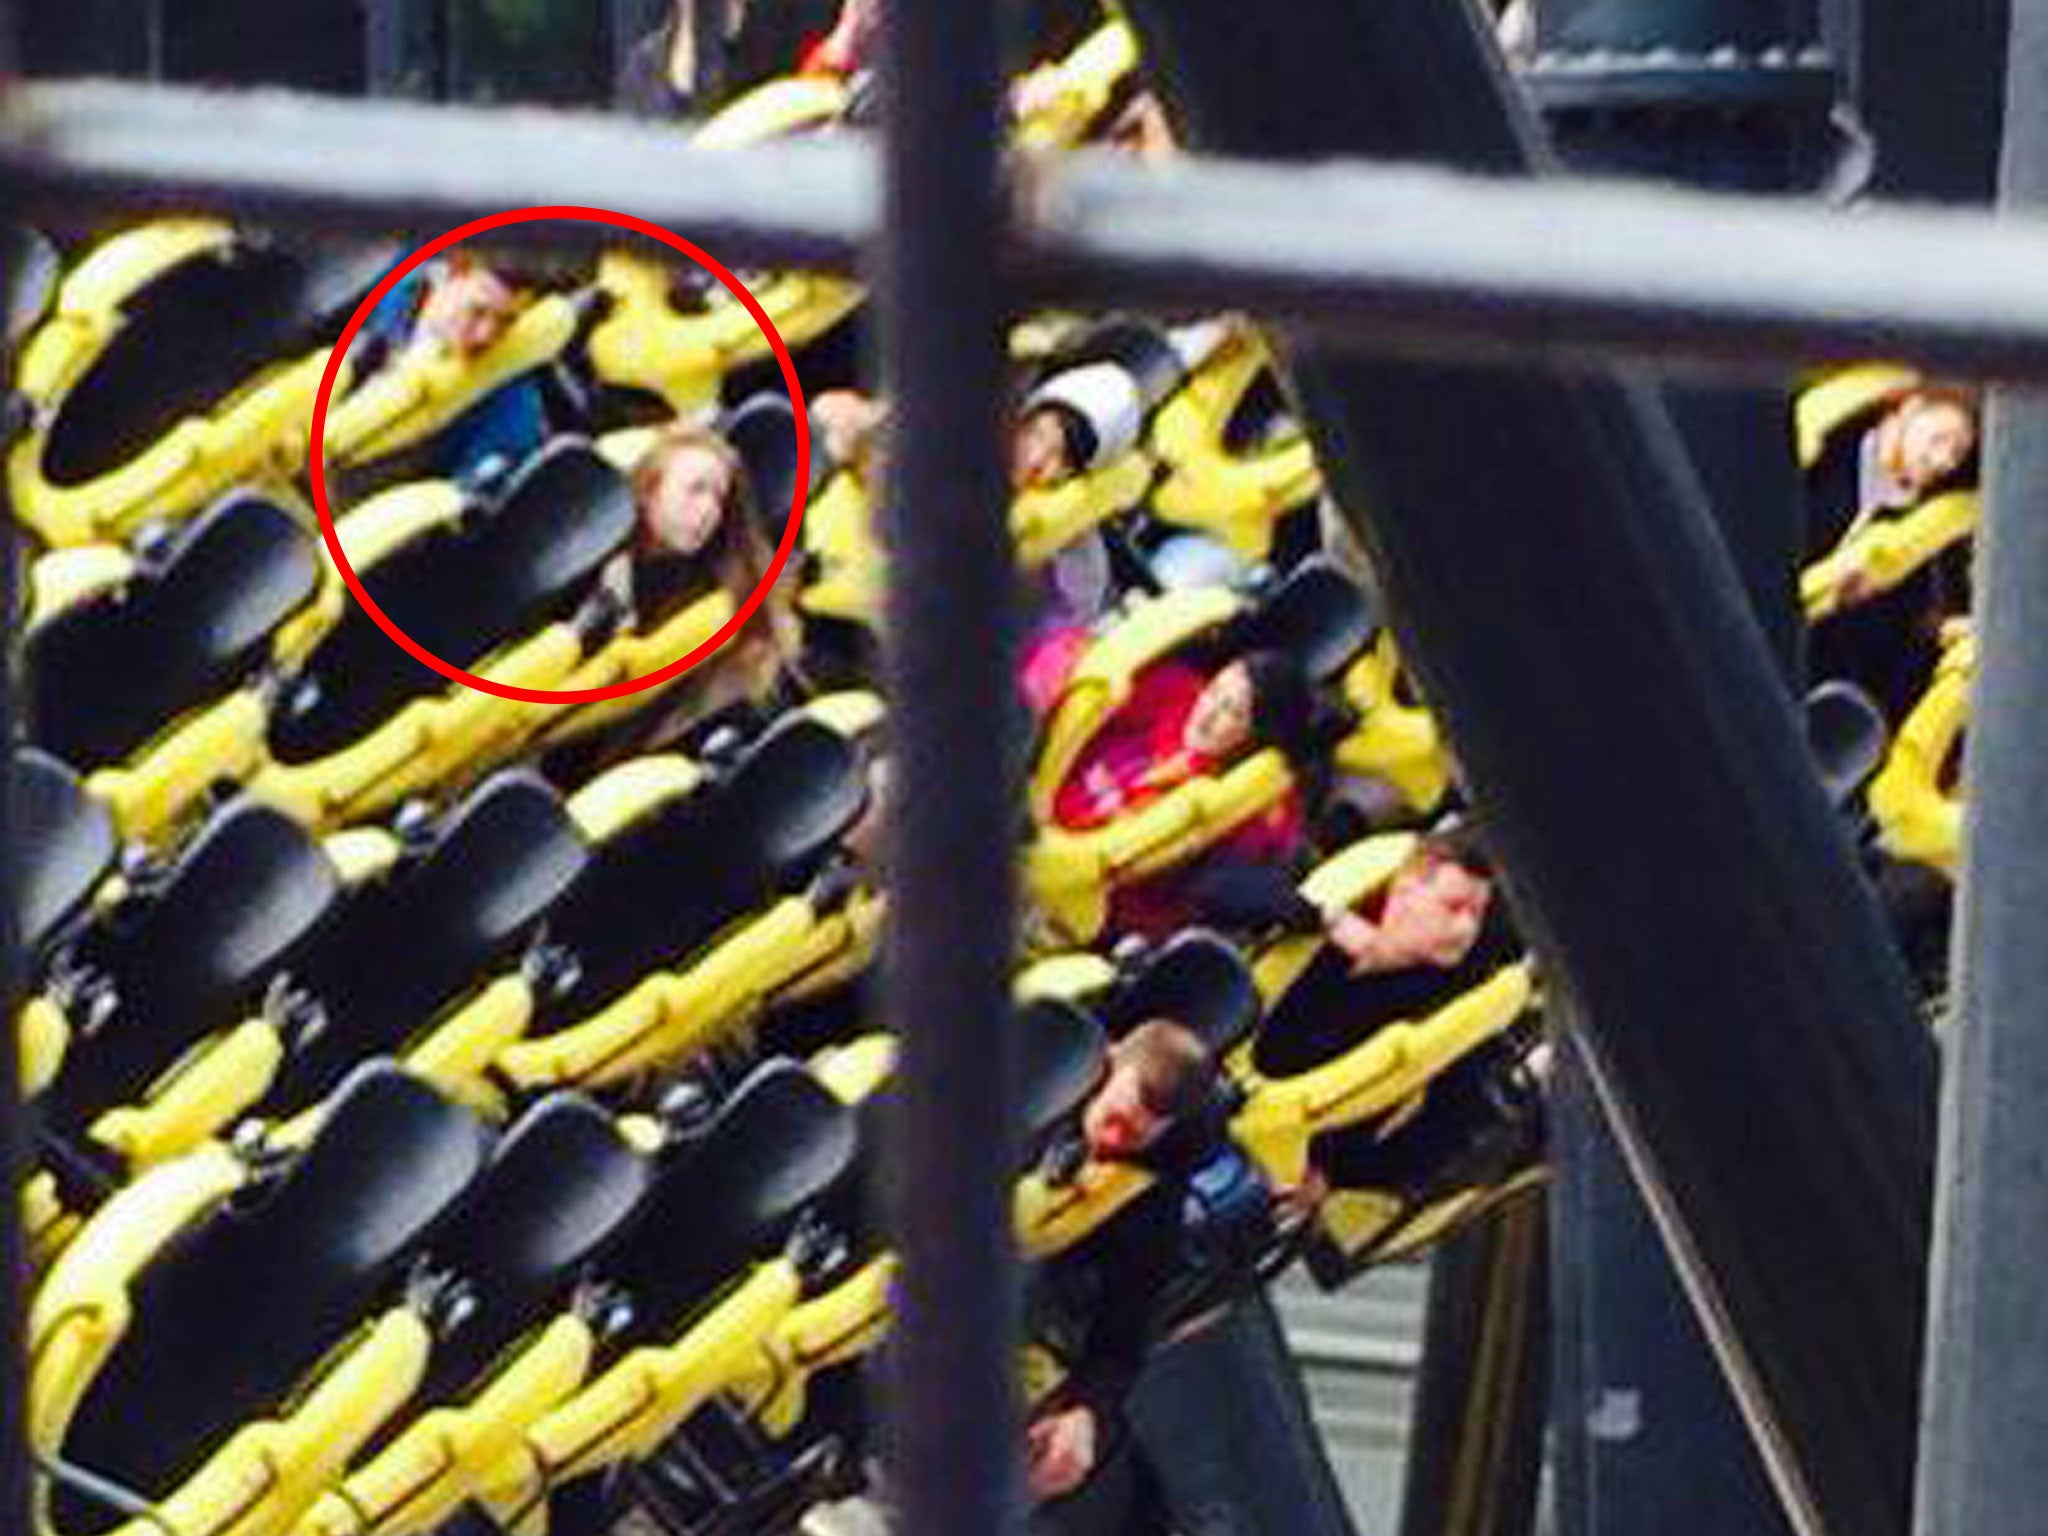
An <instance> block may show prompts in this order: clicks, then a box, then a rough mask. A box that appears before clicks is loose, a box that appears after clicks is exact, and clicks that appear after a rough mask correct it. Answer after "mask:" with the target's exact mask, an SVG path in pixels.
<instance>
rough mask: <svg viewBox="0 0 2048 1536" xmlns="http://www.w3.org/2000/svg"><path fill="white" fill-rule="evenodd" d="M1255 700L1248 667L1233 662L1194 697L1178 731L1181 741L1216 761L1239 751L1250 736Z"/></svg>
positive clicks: (1195, 751) (1238, 662)
mask: <svg viewBox="0 0 2048 1536" xmlns="http://www.w3.org/2000/svg"><path fill="white" fill-rule="evenodd" d="M1254 702H1255V700H1254V698H1253V692H1252V674H1251V670H1250V669H1249V668H1248V667H1246V666H1245V664H1244V663H1243V662H1241V661H1233V662H1232V663H1231V664H1230V665H1229V666H1227V667H1225V668H1224V669H1223V670H1222V671H1221V672H1218V673H1217V674H1216V675H1215V676H1214V677H1212V678H1210V679H1209V686H1208V687H1206V688H1204V689H1203V690H1202V691H1201V693H1200V694H1198V695H1197V696H1196V698H1195V707H1194V708H1193V709H1192V710H1190V711H1188V723H1187V724H1186V726H1184V727H1183V728H1182V731H1181V742H1182V744H1183V745H1184V746H1185V747H1186V748H1187V749H1188V750H1189V751H1190V752H1194V753H1198V754H1200V755H1201V756H1203V757H1208V758H1215V759H1219V760H1220V759H1223V758H1227V757H1229V756H1231V755H1232V754H1233V753H1236V752H1238V751H1239V750H1241V749H1242V748H1243V747H1244V746H1245V745H1246V744H1247V743H1248V742H1249V741H1250V740H1251V739H1252V707H1253V704H1254Z"/></svg>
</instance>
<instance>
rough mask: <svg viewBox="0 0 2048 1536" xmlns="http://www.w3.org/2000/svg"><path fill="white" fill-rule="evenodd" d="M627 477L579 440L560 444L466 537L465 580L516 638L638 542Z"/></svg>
mask: <svg viewBox="0 0 2048 1536" xmlns="http://www.w3.org/2000/svg"><path fill="white" fill-rule="evenodd" d="M636 522H637V514H636V512H635V511H634V507H633V488H632V486H631V484H630V483H629V482H628V481H627V479H626V476H625V474H624V473H623V472H622V471H620V470H619V469H618V468H617V467H616V466H615V465H613V464H612V463H611V462H610V461H609V460H607V459H606V458H605V457H604V456H603V455H602V454H600V453H599V452H598V451H597V450H596V449H595V448H594V447H592V446H591V445H590V443H589V441H588V440H586V439H584V438H579V437H558V438H555V439H553V440H552V441H550V442H547V443H544V444H542V445H541V447H540V448H539V450H538V451H536V452H535V453H534V455H533V456H532V457H531V458H529V459H528V460H527V461H526V462H525V463H524V464H522V465H520V466H519V468H518V469H516V470H515V471H513V473H512V476H511V478H510V479H508V480H507V481H506V482H505V483H504V485H503V486H502V487H500V488H499V490H498V492H497V494H496V496H495V497H494V498H493V501H492V504H491V505H490V506H489V507H488V508H486V509H485V510H483V512H482V513H481V515H480V516H478V517H477V518H475V519H474V520H473V523H472V525H471V526H470V527H469V528H468V529H467V530H466V532H465V543H466V544H467V545H468V550H467V559H466V561H465V565H466V566H467V567H468V571H467V574H466V576H465V578H464V579H465V580H468V581H472V582H476V583H478V584H479V585H481V586H483V587H484V588H485V589H486V590H488V591H489V592H490V593H491V594H492V597H493V601H494V603H495V604H496V605H497V606H498V608H499V609H500V610H501V611H503V612H504V613H505V614H506V615H507V617H508V618H509V619H511V620H513V624H512V627H511V628H510V630H509V631H508V633H511V634H517V633H520V632H521V631H523V630H524V629H526V628H527V627H528V626H529V625H531V624H532V623H535V622H537V621H538V620H539V619H541V618H542V617H543V616H544V615H545V614H546V613H547V612H548V611H549V610H550V609H551V608H553V607H554V606H556V605H557V604H559V602H560V600H561V598H562V595H563V594H564V593H567V592H570V591H573V590H576V589H579V588H581V587H582V586H583V584H584V583H586V582H588V581H589V580H590V579H591V578H592V577H593V576H595V575H596V574H597V572H598V570H599V568H600V567H602V566H603V565H604V563H605V561H607V560H609V559H610V558H611V557H612V556H613V555H615V554H616V553H618V551H619V550H621V549H623V548H624V547H625V545H626V541H627V540H628V539H630V538H631V537H632V536H633V529H634V526H635V524H636Z"/></svg>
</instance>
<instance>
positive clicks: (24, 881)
mask: <svg viewBox="0 0 2048 1536" xmlns="http://www.w3.org/2000/svg"><path fill="white" fill-rule="evenodd" d="M9 773H10V779H9V782H8V796H9V799H8V814H9V816H10V817H11V818H12V819H13V823H14V826H13V844H14V847H15V849H16V854H15V860H14V931H15V934H16V935H17V938H18V942H19V943H20V945H21V948H22V951H23V953H24V954H26V955H28V956H30V957H31V960H33V959H34V957H36V956H37V955H38V954H39V953H40V951H41V950H42V948H43V946H44V945H45V944H47V943H48V942H49V941H50V940H51V939H52V938H53V937H55V935H56V933H57V931H58V930H59V929H60V928H62V927H63V926H64V923H65V921H66V920H67V919H69V918H70V917H71V915H72V914H73V913H75V912H76V911H77V910H78V909H79V907H81V906H82V905H83V904H84V903H85V900H86V898H87V897H88V896H90V895H91V894H92V892H93V889H94V887H96V886H97V885H98V884H99V883H100V880H101V878H102V877H103V876H105V874H106V873H107V870H108V869H109V868H110V867H111V866H112V864H113V862H114V853H115V847H116V843H115V837H114V819H113V817H112V816H111V815H109V814H108V812H107V808H106V807H105V806H104V805H102V804H101V803H100V802H99V801H97V800H95V799H93V797H92V796H90V795H88V794H87V793H86V792H85V786H84V785H82V784H81V783H79V781H78V776H77V775H76V774H74V773H73V772H72V771H71V770H70V769H69V768H67V767H65V766H64V765H63V764H62V763H60V762H58V761H57V759H55V758H54V757H51V756H50V755H49V754H48V753H47V752H38V751H36V750H35V749H34V748H32V747H23V748H18V749H17V750H16V751H15V753H14V756H13V758H12V760H11V762H10V764H9Z"/></svg>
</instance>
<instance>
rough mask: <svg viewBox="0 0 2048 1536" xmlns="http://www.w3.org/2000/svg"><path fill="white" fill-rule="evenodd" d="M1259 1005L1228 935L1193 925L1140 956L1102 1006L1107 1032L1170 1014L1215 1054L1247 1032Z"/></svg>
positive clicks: (1115, 1033)
mask: <svg viewBox="0 0 2048 1536" xmlns="http://www.w3.org/2000/svg"><path fill="white" fill-rule="evenodd" d="M1259 1007H1260V1005H1259V991H1258V987H1257V986H1256V985H1255V984H1254V983H1253V981H1252V974H1251V970H1250V968H1249V967H1247V966H1246V964H1245V962H1244V957H1243V956H1242V955H1240V954H1239V953H1238V952H1237V950H1236V948H1235V947H1233V946H1232V945H1231V944H1230V943H1229V941H1228V940H1226V939H1223V938H1221V937H1219V936H1218V935H1216V934H1214V933H1211V932H1209V931H1207V930H1206V929H1200V928H1193V929H1189V930H1187V931H1186V932H1183V933H1179V934H1176V935H1175V936H1174V937H1173V938H1171V939H1169V940H1167V941H1166V943H1164V944H1162V945H1160V946H1159V948H1158V949H1157V950H1155V951H1153V952H1152V953H1151V954H1149V955H1147V956H1146V957H1145V958H1144V959H1143V960H1142V961H1140V962H1139V964H1138V966H1137V967H1136V969H1134V970H1133V972H1132V973H1131V974H1130V975H1129V976H1128V977H1126V978H1125V979H1124V980H1123V981H1122V982H1120V983H1119V984H1118V985H1117V986H1116V987H1114V988H1113V989H1112V990H1111V991H1110V993H1109V995H1108V997H1107V998H1106V999H1104V1002H1103V1006H1102V1010H1101V1011H1102V1017H1103V1023H1104V1025H1105V1026H1106V1027H1107V1028H1108V1030H1109V1033H1110V1034H1111V1035H1112V1036H1118V1035H1122V1034H1124V1033H1126V1032H1127V1031H1129V1030H1131V1029H1134V1028H1136V1027H1137V1026H1138V1025H1140V1024H1142V1023H1144V1022H1145V1021H1146V1020H1147V1019H1172V1020H1173V1021H1174V1022H1176V1023H1178V1024H1181V1025H1184V1026H1186V1027H1187V1028H1188V1029H1190V1030H1192V1031H1193V1032H1194V1033H1195V1034H1196V1035H1198V1036H1200V1037H1201V1039H1202V1042H1203V1043H1204V1044H1205V1045H1207V1046H1208V1047H1209V1050H1210V1052H1211V1053H1212V1054H1213V1055H1216V1056H1219V1057H1220V1056H1221V1055H1222V1054H1223V1053H1224V1052H1225V1051H1227V1050H1229V1049H1230V1047H1232V1046H1233V1045H1235V1044H1236V1043H1237V1042H1238V1041H1239V1040H1241V1039H1243V1038H1244V1037H1245V1036H1246V1035H1247V1034H1249V1033H1250V1032H1251V1029H1252V1027H1253V1026H1254V1025H1255V1024H1257V1023H1258V1021H1259Z"/></svg>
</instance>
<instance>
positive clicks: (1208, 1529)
mask: <svg viewBox="0 0 2048 1536" xmlns="http://www.w3.org/2000/svg"><path fill="white" fill-rule="evenodd" d="M1130 1419H1131V1425H1132V1428H1133V1430H1134V1432H1135V1437H1136V1446H1135V1447H1134V1449H1135V1450H1136V1451H1137V1452H1141V1453H1142V1454H1143V1456H1144V1458H1145V1461H1146V1463H1147V1465H1148V1466H1149V1468H1150V1470H1151V1477H1152V1481H1153V1482H1154V1483H1155V1484H1156V1486H1157V1488H1158V1493H1159V1499H1160V1502H1161V1503H1162V1504H1163V1505H1164V1506H1165V1510H1164V1513H1165V1514H1166V1515H1167V1516H1168V1517H1169V1522H1170V1524H1171V1527H1172V1529H1173V1530H1175V1531H1185V1532H1188V1533H1189V1536H1358V1533H1357V1529H1356V1527H1355V1526H1354V1525H1353V1524H1352V1521H1351V1516H1350V1512H1349V1511H1348V1510H1346V1509H1345V1507H1344V1495H1343V1490H1342V1489H1341V1488H1340V1487H1339V1486H1338V1484H1337V1478H1336V1474H1335V1473H1334V1472H1333V1471H1332V1470H1331V1467H1330V1463H1329V1458H1328V1457H1327V1456H1326V1455H1325V1454H1324V1451H1323V1444H1322V1438H1321V1436H1320V1435H1319V1434H1318V1433H1317V1431H1316V1424H1315V1419H1314V1417H1313V1416H1312V1414H1311V1412H1310V1409H1309V1403H1308V1393H1307V1390H1306V1389H1305V1388H1304V1387H1303V1385H1302V1380H1301V1371H1300V1367H1299V1366H1298V1365H1297V1364H1296V1361H1295V1357H1294V1355H1293V1353H1292V1352H1291V1351H1290V1350H1289V1348H1288V1344H1287V1338H1286V1336H1285V1335H1284V1334H1283V1333H1282V1332H1281V1329H1280V1320H1279V1318H1278V1316H1276V1315H1275V1313H1274V1309H1273V1303H1272V1300H1271V1298H1270V1297H1268V1296H1267V1295H1266V1293H1265V1291H1264V1289H1263V1288H1261V1289H1260V1290H1258V1291H1256V1292H1254V1293H1253V1294H1251V1295H1249V1296H1246V1297H1245V1298H1244V1299H1243V1300H1241V1301H1239V1302H1238V1303H1237V1304H1236V1305H1235V1306H1233V1307H1232V1308H1231V1309H1230V1311H1229V1313H1228V1314H1227V1315H1226V1316H1224V1317H1223V1318H1221V1319H1220V1320H1219V1321H1217V1322H1216V1323H1214V1324H1213V1325H1211V1326H1210V1327H1208V1328H1205V1329H1203V1330H1202V1331H1201V1332H1199V1333H1197V1334H1195V1335H1193V1336H1192V1337H1190V1338H1187V1339H1184V1340H1181V1341H1180V1342H1178V1343H1176V1344H1174V1345H1173V1346H1172V1347H1170V1348H1168V1349H1166V1350H1164V1351H1162V1352H1161V1353H1160V1354H1159V1355H1157V1356H1156V1357H1155V1358H1154V1359H1153V1360H1152V1362H1151V1363H1150V1365H1148V1366H1147V1367H1146V1370H1145V1374H1144V1375H1143V1376H1141V1377H1140V1378H1139V1380H1138V1385H1137V1387H1136V1388H1135V1389H1134V1390H1133V1392H1132V1394H1131V1402H1130ZM1131 1528H1132V1527H1131V1526H1130V1525H1116V1526H1106V1527H1105V1528H1104V1529H1105V1530H1106V1531H1114V1532H1116V1533H1118V1536H1121V1533H1123V1532H1125V1531H1127V1530H1129V1529H1131ZM1138 1528H1140V1529H1146V1530H1149V1529H1152V1527H1151V1526H1150V1525H1145V1524H1140V1525H1139V1526H1138Z"/></svg>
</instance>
